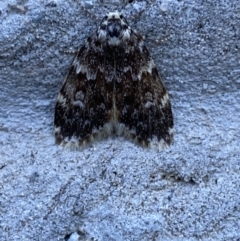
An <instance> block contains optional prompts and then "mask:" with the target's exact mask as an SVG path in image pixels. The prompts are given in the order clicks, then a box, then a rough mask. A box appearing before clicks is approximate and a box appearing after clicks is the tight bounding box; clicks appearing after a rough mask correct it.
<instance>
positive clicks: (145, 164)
mask: <svg viewBox="0 0 240 241" xmlns="http://www.w3.org/2000/svg"><path fill="white" fill-rule="evenodd" d="M114 2H115V3H114ZM8 3H10V1H6V0H2V1H1V2H0V81H1V85H0V103H1V105H0V144H1V145H0V213H1V215H0V240H3V241H5V240H6V241H19V240H24V241H30V240H31V241H32V240H34V241H35V240H40V241H55V240H67V239H68V238H69V237H70V236H71V233H74V232H76V231H79V235H77V234H76V233H75V234H74V235H72V236H71V240H77V239H78V238H77V237H78V236H79V240H87V239H90V238H92V240H93V239H94V240H98V241H128V240H129V241H130V240H131V241H140V240H141V241H145V240H146V241H150V240H151V241H152V240H155V241H165V240H166V241H168V240H176V241H178V240H193V241H195V240H224V241H225V240H240V221H239V220H240V205H239V204H240V147H239V140H240V15H239V13H240V3H239V0H232V1H225V0H218V1H212V0H194V1H192V0H182V1H177V0H175V1H174V0H172V1H170V0H168V1H167V0H163V1H158V0H157V1H156V2H154V3H153V4H152V5H151V6H150V7H149V8H147V9H146V10H145V11H144V12H143V13H142V14H141V16H139V18H137V19H135V20H133V21H129V22H130V25H131V26H132V27H133V28H135V29H138V31H139V32H140V33H142V34H143V35H147V36H148V38H147V41H146V45H147V46H148V48H149V51H150V52H151V53H152V56H153V58H154V60H155V62H156V64H157V66H158V69H159V71H160V73H161V76H162V77H163V80H164V83H165V85H166V87H167V89H168V90H169V93H170V95H171V100H172V107H173V113H174V120H175V143H174V145H172V146H171V147H170V148H169V149H167V150H165V151H163V152H155V151H151V150H146V149H142V148H141V147H138V146H136V145H134V144H132V143H130V142H128V141H126V140H123V139H120V138H116V139H109V140H106V141H102V142H98V143H95V144H94V145H93V146H91V147H89V148H88V149H86V150H84V151H81V152H78V151H75V152H74V151H69V150H63V149H62V148H61V147H59V146H56V145H55V144H54V137H53V113H54V105H55V101H56V97H57V94H58V91H59V89H60V87H61V85H62V82H63V79H64V78H65V76H66V74H67V70H68V68H69V67H70V64H71V61H72V59H73V55H71V54H69V53H67V52H68V51H69V50H71V49H72V50H76V49H78V47H79V46H81V45H82V44H83V42H84V39H86V37H87V36H89V35H90V34H91V32H93V31H95V29H96V27H97V25H98V23H99V21H96V20H93V19H92V18H91V17H90V16H89V15H88V16H87V15H86V13H85V12H84V11H83V9H82V8H81V7H80V6H79V2H77V1H70V0H69V1H63V0H59V1H49V0H45V1H40V0H38V1H33V0H29V1H11V3H10V4H12V5H14V4H15V5H16V4H20V6H19V7H18V8H13V7H11V6H12V5H11V6H10V5H8ZM110 3H111V2H110ZM112 3H113V4H112V5H113V6H115V7H114V8H119V10H121V7H116V1H112ZM110 5H111V4H108V5H107V7H106V8H105V7H104V4H100V3H98V6H97V7H96V3H94V5H91V2H88V3H87V4H85V6H86V7H88V10H89V11H90V12H91V13H93V14H98V16H100V17H102V16H103V15H104V14H105V13H106V12H108V11H111V10H112V8H111V6H110ZM125 5H126V6H125V7H123V8H122V12H123V13H124V14H125V16H127V17H129V16H130V15H131V12H132V13H133V14H134V13H135V12H136V11H139V10H141V7H142V6H143V7H144V2H141V1H139V2H132V3H130V4H126V2H125ZM23 9H25V11H22V10H23ZM129 18H130V17H129ZM167 36H170V38H169V39H168V40H166V41H164V42H163V43H161V44H155V43H153V41H151V39H164V38H166V37H167ZM149 39H150V40H149Z"/></svg>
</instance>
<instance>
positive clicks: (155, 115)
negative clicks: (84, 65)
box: [115, 31, 173, 149]
mask: <svg viewBox="0 0 240 241" xmlns="http://www.w3.org/2000/svg"><path fill="white" fill-rule="evenodd" d="M131 46H134V47H131ZM124 49H125V51H124V52H123V51H118V52H116V56H115V59H116V72H117V74H119V76H120V77H119V78H117V79H119V81H116V83H115V91H116V107H117V109H118V110H119V113H120V114H119V123H122V124H124V125H125V126H126V127H127V130H128V131H127V135H128V136H129V137H130V138H131V139H132V140H133V141H134V142H137V143H138V144H141V145H142V146H148V147H152V148H156V149H161V148H164V147H166V146H168V145H170V143H171V142H172V140H173V116H172V111H171V104H170V99H169V96H168V93H167V91H166V89H165V87H164V85H163V83H162V81H161V79H160V77H159V75H158V72H157V69H156V66H155V64H154V61H153V60H152V58H151V57H150V55H149V52H148V50H147V49H146V47H145V46H144V44H143V39H142V37H141V36H140V35H138V34H137V33H136V32H135V31H133V32H132V34H131V38H130V41H129V43H128V44H127V46H124ZM124 59H126V60H131V61H122V60H124ZM125 135H126V134H125Z"/></svg>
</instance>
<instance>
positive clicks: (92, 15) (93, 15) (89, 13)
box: [77, 0, 101, 21]
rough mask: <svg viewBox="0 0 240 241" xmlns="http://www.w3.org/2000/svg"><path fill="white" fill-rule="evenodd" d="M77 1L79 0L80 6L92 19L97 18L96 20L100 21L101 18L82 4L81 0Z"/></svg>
mask: <svg viewBox="0 0 240 241" xmlns="http://www.w3.org/2000/svg"><path fill="white" fill-rule="evenodd" d="M77 2H79V5H80V8H81V9H82V10H83V11H84V12H85V14H86V15H87V16H90V18H91V19H93V20H96V21H100V20H101V18H99V17H97V15H95V14H93V13H91V12H90V11H89V10H88V9H87V8H86V7H84V6H83V5H82V1H81V0H77Z"/></svg>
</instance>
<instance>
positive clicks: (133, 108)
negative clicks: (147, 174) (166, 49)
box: [54, 12, 173, 149]
mask: <svg viewBox="0 0 240 241" xmlns="http://www.w3.org/2000/svg"><path fill="white" fill-rule="evenodd" d="M54 122H55V137H56V142H57V143H59V144H62V145H66V146H70V147H72V148H78V147H80V148H81V147H84V146H85V145H86V144H88V143H91V142H92V141H93V140H96V139H103V138H105V137H108V136H110V135H112V134H115V135H118V136H124V137H126V138H127V139H130V140H132V141H134V142H136V143H138V144H140V145H141V146H145V147H150V148H155V149H162V148H164V147H166V146H168V145H169V144H170V143H171V142H172V139H173V116H172V111H171V105H170V100H169V96H168V93H167V91H166V89H165V87H164V85H163V83H162V81H161V79H160V77H159V75H158V72H157V69H156V66H155V64H154V61H153V60H152V58H151V57H150V55H149V52H148V50H147V49H146V47H145V46H144V43H143V39H142V37H141V36H140V35H139V34H138V33H137V32H136V31H134V30H132V29H131V28H130V26H129V25H128V23H127V21H126V19H125V18H124V17H123V16H122V15H121V14H119V13H118V12H114V13H109V14H108V15H106V16H105V17H104V18H103V20H102V22H101V24H100V26H99V27H98V29H97V31H96V33H95V34H93V35H92V36H91V37H89V38H88V40H87V41H86V43H85V45H84V46H83V47H82V48H81V49H80V51H79V53H78V55H77V56H76V58H75V60H74V62H73V65H72V67H71V69H70V71H69V74H68V76H67V78H66V80H65V82H64V84H63V86H62V88H61V90H60V93H59V95H58V100H57V104H56V108H55V121H54Z"/></svg>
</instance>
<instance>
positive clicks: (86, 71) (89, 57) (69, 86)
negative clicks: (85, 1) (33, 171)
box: [54, 37, 113, 149]
mask: <svg viewBox="0 0 240 241" xmlns="http://www.w3.org/2000/svg"><path fill="white" fill-rule="evenodd" d="M96 44H97V42H96V40H95V39H94V38H91V37H89V38H88V40H87V42H86V44H85V46H83V47H82V48H81V49H80V51H79V53H78V54H77V56H76V58H75V60H74V62H73V64H72V66H71V69H70V71H69V74H68V76H67V78H66V80H65V82H64V84H63V86H62V88H61V90H60V93H59V95H58V98H57V104H56V107H55V120H54V124H55V138H56V142H57V143H58V144H62V145H67V146H70V147H71V148H73V149H74V148H77V147H81V146H83V147H84V146H85V144H87V143H89V142H91V141H92V140H93V139H96V138H98V137H100V136H99V131H100V130H101V129H102V127H103V125H104V124H105V123H107V122H108V121H109V116H110V112H111V109H112V95H113V82H106V81H105V80H106V78H105V75H106V72H110V73H111V72H113V69H111V65H110V64H109V63H108V62H109V61H111V60H109V59H107V58H105V57H104V53H103V50H101V48H100V50H99V49H98V47H97V46H96ZM106 68H107V69H106ZM109 131H110V130H109ZM109 131H106V135H107V132H109ZM103 134H104V133H103ZM108 134H110V133H108Z"/></svg>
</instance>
